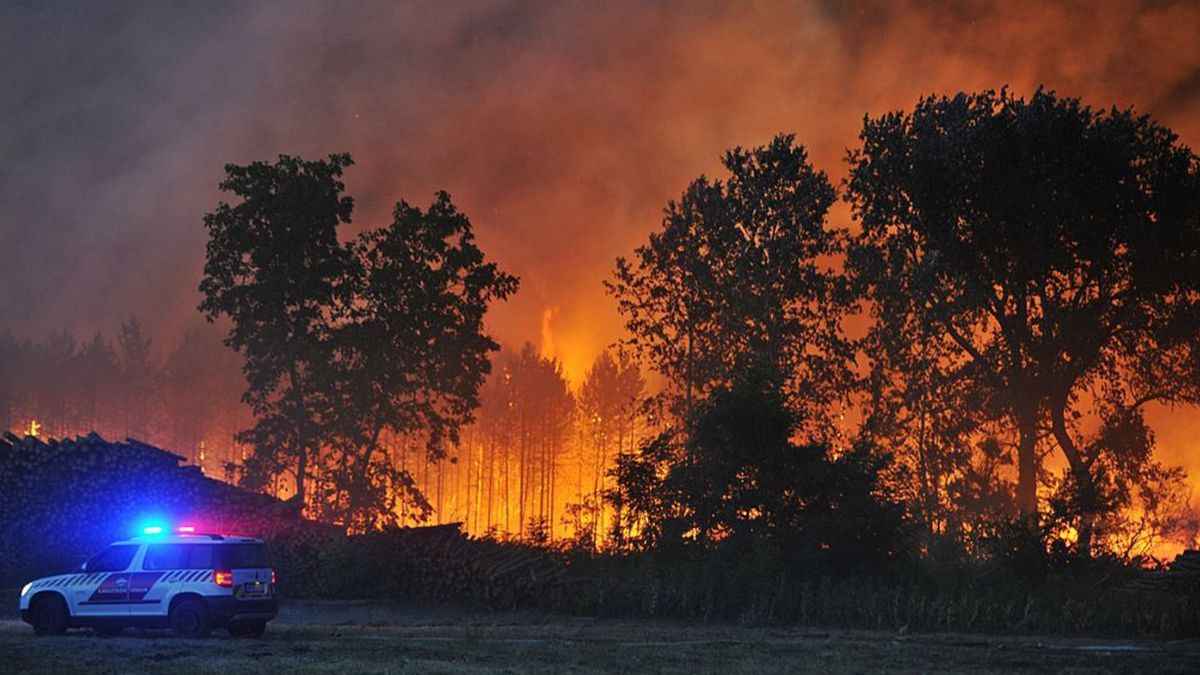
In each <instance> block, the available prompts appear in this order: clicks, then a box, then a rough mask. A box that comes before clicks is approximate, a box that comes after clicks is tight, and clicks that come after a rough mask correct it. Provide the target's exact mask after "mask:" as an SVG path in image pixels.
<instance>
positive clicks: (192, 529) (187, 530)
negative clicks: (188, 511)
mask: <svg viewBox="0 0 1200 675" xmlns="http://www.w3.org/2000/svg"><path fill="white" fill-rule="evenodd" d="M176 529H177V530H178V531H179V532H180V533H181V534H191V533H192V532H195V531H196V528H195V527H192V526H191V525H180V526H179V527H178V528H176Z"/></svg>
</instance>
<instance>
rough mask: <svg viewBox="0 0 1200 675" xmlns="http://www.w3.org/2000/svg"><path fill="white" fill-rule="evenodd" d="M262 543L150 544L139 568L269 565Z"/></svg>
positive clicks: (233, 567)
mask: <svg viewBox="0 0 1200 675" xmlns="http://www.w3.org/2000/svg"><path fill="white" fill-rule="evenodd" d="M270 566H271V558H270V556H268V555H267V547H266V545H265V544H151V545H150V546H149V547H147V548H146V559H145V561H143V563H142V569H147V570H195V569H209V570H218V569H220V570H232V569H245V568H248V567H270Z"/></svg>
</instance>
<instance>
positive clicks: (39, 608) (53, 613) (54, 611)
mask: <svg viewBox="0 0 1200 675" xmlns="http://www.w3.org/2000/svg"><path fill="white" fill-rule="evenodd" d="M29 622H30V623H31V624H33V632H34V634H35V635H41V636H45V635H63V634H65V633H66V632H67V624H68V623H70V622H71V612H70V610H68V609H67V603H66V602H63V599H62V598H61V597H59V596H57V595H46V596H42V597H40V598H34V600H33V605H32V606H31V607H30V608H29Z"/></svg>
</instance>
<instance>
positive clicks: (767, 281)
mask: <svg viewBox="0 0 1200 675" xmlns="http://www.w3.org/2000/svg"><path fill="white" fill-rule="evenodd" d="M793 140H794V139H793V137H792V136H785V135H781V136H778V137H776V138H775V139H774V140H773V141H772V142H771V143H770V144H769V145H767V146H764V147H760V148H755V149H752V150H744V149H742V148H735V149H733V150H730V151H729V152H727V153H726V154H725V157H724V159H723V164H724V166H725V168H726V169H727V170H728V171H729V172H730V177H729V178H728V179H727V180H726V181H724V182H722V181H720V180H716V181H710V180H709V179H708V178H706V177H704V176H701V177H700V178H697V179H696V180H695V181H693V182H692V183H691V184H690V185H689V186H688V188H687V190H686V191H685V192H684V193H683V196H682V197H681V198H680V200H679V201H678V202H676V201H671V202H669V203H668V204H667V208H666V212H665V215H664V217H663V224H662V229H661V230H660V231H658V232H655V233H652V234H651V235H650V240H649V242H648V243H646V244H645V245H643V246H641V247H639V248H638V249H637V250H636V252H635V257H634V259H633V261H632V262H631V261H629V260H626V259H625V258H619V259H618V260H617V266H616V271H615V273H614V278H613V279H612V280H611V281H608V282H606V284H605V287H606V288H607V290H608V292H609V294H610V295H612V296H613V297H615V298H616V299H617V302H618V309H619V310H620V312H621V314H622V315H623V316H624V317H625V327H626V329H627V330H628V331H629V334H630V338H629V340H628V344H629V345H630V346H631V347H633V348H634V349H635V350H636V352H637V354H638V356H639V358H641V359H643V360H645V361H646V362H647V363H649V364H650V365H651V366H652V367H653V368H654V369H655V370H657V371H658V372H659V373H661V374H662V375H663V376H664V377H665V378H666V379H667V381H668V382H669V383H670V385H671V387H672V390H673V392H674V394H675V397H676V405H675V406H674V407H675V411H676V412H677V413H678V414H680V415H681V417H682V418H684V419H686V418H689V417H690V415H691V410H692V406H693V403H694V402H695V401H696V400H699V399H701V398H703V397H704V396H706V395H707V394H708V393H709V392H711V391H712V390H713V389H714V388H716V387H718V386H721V385H722V384H727V383H728V381H729V378H730V375H731V374H732V373H733V372H735V371H736V370H738V369H744V368H748V367H752V366H755V365H761V364H767V363H769V364H770V365H771V366H772V367H774V368H775V369H776V371H777V372H778V373H781V374H782V376H783V377H784V378H785V389H784V390H785V392H786V393H787V397H788V402H789V405H790V406H791V407H792V409H793V410H794V411H795V412H796V413H797V414H799V415H801V416H802V417H803V420H802V421H803V422H804V423H805V424H807V425H809V426H810V427H811V429H810V431H811V432H812V433H814V434H829V433H832V432H831V420H830V418H829V415H827V414H826V413H828V412H829V410H830V408H831V406H832V404H833V403H835V402H838V401H842V400H844V398H845V397H846V396H847V395H848V393H849V389H850V387H849V386H848V383H849V371H848V369H847V367H846V364H847V363H848V361H849V359H850V352H849V347H848V345H847V343H846V341H845V340H844V339H843V338H842V336H841V332H840V319H841V317H842V314H843V310H844V305H845V303H844V300H845V299H844V297H843V296H842V294H841V292H840V289H841V285H840V282H839V277H838V275H837V274H836V273H835V272H834V271H833V270H832V269H831V268H830V267H829V265H828V258H829V256H833V255H835V254H837V253H838V252H839V251H840V250H841V244H842V238H843V233H841V232H839V231H836V230H831V229H828V228H826V227H825V215H826V212H827V211H828V209H829V206H830V205H831V204H832V203H833V201H834V190H833V187H832V186H831V185H830V184H829V181H828V179H827V178H826V177H825V174H824V173H821V172H819V171H816V170H814V169H813V168H812V167H811V166H810V165H809V163H808V155H807V152H806V151H805V150H804V148H803V147H801V146H798V145H795V144H794V142H793Z"/></svg>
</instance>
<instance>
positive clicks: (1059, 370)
mask: <svg viewBox="0 0 1200 675" xmlns="http://www.w3.org/2000/svg"><path fill="white" fill-rule="evenodd" d="M861 137H862V146H861V147H860V148H858V149H856V150H854V151H852V152H851V154H850V165H851V173H850V178H849V180H848V182H847V199H848V200H849V202H850V203H851V205H852V207H853V210H854V213H855V216H856V217H857V218H858V220H859V221H860V222H861V224H862V233H861V234H860V235H859V236H858V237H857V238H856V239H855V240H854V242H853V244H852V246H851V247H850V251H849V259H848V269H849V271H850V273H851V276H852V277H853V278H854V279H855V281H857V282H858V283H860V284H862V288H863V289H864V292H865V293H866V297H867V298H868V299H869V301H870V310H871V313H872V317H873V319H874V322H873V324H872V328H871V330H872V333H873V336H872V339H871V340H870V341H869V345H870V346H871V347H872V350H873V354H872V356H873V358H875V359H876V360H877V361H878V362H879V363H881V364H883V365H884V367H885V368H887V371H886V373H885V374H883V377H885V378H886V377H896V378H899V379H900V382H898V383H897V382H891V383H888V385H887V386H886V387H880V388H878V389H877V391H876V392H875V393H876V394H877V395H889V394H888V393H887V392H888V391H889V390H890V391H891V392H893V393H894V394H896V395H899V396H900V397H901V399H902V402H901V403H900V404H899V405H900V406H912V405H913V404H914V403H915V402H916V401H918V400H919V394H921V393H922V392H928V393H930V394H933V395H936V396H947V397H948V398H946V399H943V402H941V403H939V406H940V408H939V410H954V409H957V410H959V411H961V412H960V414H961V415H963V416H969V417H970V418H972V419H973V420H974V421H975V423H976V424H978V425H986V424H989V423H992V424H997V425H1000V426H1001V427H1002V430H1003V431H1004V432H1005V435H1010V436H1012V437H1016V439H1017V466H1018V484H1017V503H1018V506H1019V507H1020V509H1021V510H1022V512H1023V513H1026V514H1033V513H1035V512H1036V507H1037V503H1036V485H1037V479H1038V471H1039V466H1038V465H1039V459H1038V452H1039V446H1042V445H1048V444H1051V443H1052V444H1053V446H1052V447H1054V449H1056V450H1058V451H1059V452H1061V453H1062V456H1063V457H1064V458H1065V460H1066V461H1067V463H1068V465H1069V466H1070V469H1071V480H1072V481H1074V483H1075V488H1073V489H1072V490H1070V491H1069V492H1070V494H1071V495H1073V498H1074V499H1075V500H1076V502H1077V507H1078V508H1077V511H1076V513H1077V514H1078V517H1077V518H1076V519H1075V526H1076V528H1077V529H1078V531H1079V537H1080V547H1081V549H1082V550H1083V551H1084V552H1085V553H1086V552H1087V551H1088V550H1089V547H1090V545H1091V543H1092V539H1093V536H1094V531H1095V528H1096V526H1097V519H1103V518H1104V517H1106V514H1107V513H1109V506H1108V505H1109V504H1110V503H1112V499H1113V498H1114V495H1112V494H1107V493H1106V489H1105V487H1104V484H1103V483H1104V481H1103V480H1102V476H1103V474H1104V473H1105V472H1114V473H1113V475H1114V478H1115V477H1116V476H1120V478H1119V479H1116V481H1117V482H1121V481H1130V480H1135V479H1136V478H1137V475H1138V474H1139V472H1142V471H1144V470H1151V469H1148V468H1147V462H1148V461H1149V454H1148V453H1147V452H1146V451H1145V450H1146V448H1147V447H1148V446H1147V443H1148V442H1149V440H1150V439H1149V438H1148V437H1147V436H1146V435H1145V433H1144V430H1143V431H1142V432H1137V426H1136V424H1134V425H1133V426H1130V423H1131V422H1133V421H1134V420H1136V418H1138V417H1139V416H1140V414H1141V412H1140V411H1141V409H1142V407H1143V406H1145V405H1146V404H1147V403H1148V402H1151V401H1164V402H1182V401H1188V402H1194V401H1197V400H1200V398H1198V397H1200V391H1198V390H1197V386H1196V382H1200V379H1198V378H1197V377H1196V376H1195V366H1196V363H1197V360H1196V359H1195V355H1194V352H1193V350H1194V345H1195V344H1197V342H1196V338H1197V337H1198V336H1200V311H1197V310H1198V309H1200V304H1198V300H1197V298H1198V297H1200V294H1198V291H1200V288H1198V287H1197V284H1198V283H1200V270H1198V269H1197V265H1198V264H1200V259H1198V258H1197V257H1196V256H1195V251H1196V250H1198V246H1200V189H1198V188H1200V170H1198V167H1200V162H1198V161H1197V158H1196V156H1195V155H1194V154H1192V153H1191V151H1189V150H1188V149H1187V148H1186V147H1184V146H1182V145H1180V144H1179V143H1178V141H1177V138H1176V136H1175V135H1174V134H1173V133H1171V132H1170V131H1169V130H1167V129H1165V128H1163V127H1161V126H1159V125H1157V124H1155V123H1154V122H1153V121H1152V120H1150V119H1149V118H1148V117H1144V116H1137V115H1135V114H1133V113H1132V112H1129V111H1118V110H1112V111H1107V112H1105V111H1097V110H1094V109H1092V108H1089V107H1086V106H1084V105H1082V104H1081V103H1080V102H1079V101H1077V100H1074V99H1069V98H1060V97H1057V96H1055V95H1054V94H1053V93H1050V92H1046V91H1041V90H1039V91H1038V92H1037V93H1036V94H1035V95H1034V96H1033V97H1032V98H1030V99H1029V100H1025V99H1021V98H1018V97H1016V96H1014V95H1012V94H1010V93H1009V92H1007V91H1001V92H999V93H995V92H990V91H988V92H983V93H978V94H958V95H956V96H954V97H950V98H934V97H930V98H924V99H922V100H921V101H920V102H919V103H918V104H917V106H916V108H915V109H914V110H913V111H912V112H910V113H891V114H887V115H884V116H882V117H879V118H869V119H867V120H866V123H865V125H864V128H863V131H862V136H861ZM914 366H919V367H920V368H921V370H912V367H914ZM912 378H915V382H916V384H917V385H918V387H919V388H917V389H915V390H914V389H913V388H912V382H913V381H914V380H913V379H912ZM906 392H907V393H906ZM914 394H916V395H914ZM939 414H940V413H939ZM914 419H920V416H919V415H918V416H916V417H915V418H914ZM905 428H908V429H911V426H910V425H909V424H906V425H905ZM1089 428H1091V429H1096V428H1098V429H1099V431H1098V432H1095V433H1090V434H1089V433H1088V431H1087V430H1088V429H1089ZM971 431H972V429H970V428H967V429H962V430H960V429H956V428H953V427H949V428H947V427H946V426H945V425H944V424H943V425H941V428H936V425H935V432H936V436H937V437H938V440H937V441H935V443H942V444H943V445H945V444H953V443H960V442H961V438H962V436H963V433H964V432H966V433H970V432H971ZM901 433H904V432H903V431H901ZM1137 433H1141V436H1140V437H1139V436H1138V435H1137ZM1118 436H1120V438H1121V440H1120V442H1119V443H1114V442H1111V441H1115V440H1116V438H1117V437H1118ZM1043 439H1045V440H1043ZM1060 494H1063V495H1065V494H1066V493H1060ZM1118 501H1119V498H1118Z"/></svg>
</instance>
